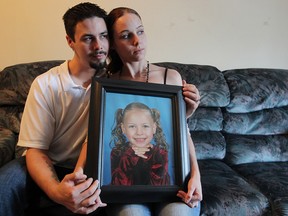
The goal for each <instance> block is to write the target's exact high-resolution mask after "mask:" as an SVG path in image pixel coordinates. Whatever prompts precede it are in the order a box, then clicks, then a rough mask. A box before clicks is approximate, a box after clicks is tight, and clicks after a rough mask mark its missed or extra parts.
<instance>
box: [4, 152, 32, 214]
mask: <svg viewBox="0 0 288 216" xmlns="http://www.w3.org/2000/svg"><path fill="white" fill-rule="evenodd" d="M0 182H1V183H0V194H1V196H0V215H7V216H10V215H11V216H12V215H13V216H14V215H19V216H21V215H24V211H25V209H27V207H28V203H29V200H30V199H31V198H30V197H29V196H28V195H29V192H28V191H29V188H31V189H32V187H35V184H33V181H32V179H31V178H30V176H29V175H27V168H26V161H25V158H24V157H21V158H19V159H15V160H13V161H10V162H9V163H8V164H6V165H4V166H3V167H1V168H0Z"/></svg>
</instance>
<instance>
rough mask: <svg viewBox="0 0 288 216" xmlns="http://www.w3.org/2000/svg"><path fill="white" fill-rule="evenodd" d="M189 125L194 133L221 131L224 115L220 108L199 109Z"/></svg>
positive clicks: (189, 120)
mask: <svg viewBox="0 0 288 216" xmlns="http://www.w3.org/2000/svg"><path fill="white" fill-rule="evenodd" d="M187 123H188V127H189V129H190V130H193V131H221V130H222V128H223V115H222V112H221V109H220V108H219V107H218V108H217V107H199V108H198V109H197V110H196V111H195V112H194V114H193V115H192V117H190V118H189V119H188V121H187Z"/></svg>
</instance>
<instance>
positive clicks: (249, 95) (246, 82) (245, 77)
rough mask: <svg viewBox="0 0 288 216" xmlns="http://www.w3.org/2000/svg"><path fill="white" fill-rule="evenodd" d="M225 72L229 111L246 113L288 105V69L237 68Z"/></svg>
mask: <svg viewBox="0 0 288 216" xmlns="http://www.w3.org/2000/svg"><path fill="white" fill-rule="evenodd" d="M223 74H224V76H225V78H226V81H227V83H228V86H229V89H230V94H231V103H230V104H229V105H228V106H227V107H226V109H227V110H228V111H229V112H235V113H244V112H252V111H257V110H262V109H268V108H274V107H281V106H287V105H288V70H280V69H236V70H226V71H223Z"/></svg>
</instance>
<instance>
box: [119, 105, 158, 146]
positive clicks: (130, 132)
mask: <svg viewBox="0 0 288 216" xmlns="http://www.w3.org/2000/svg"><path fill="white" fill-rule="evenodd" d="M121 128H122V132H123V133H124V134H125V135H126V137H127V138H128V140H129V142H130V145H132V146H137V147H145V146H147V145H149V144H150V142H151V140H152V139H153V135H154V133H155V132H156V124H155V122H154V121H153V119H152V116H151V113H150V112H149V111H148V110H143V109H138V108H135V109H132V110H129V111H127V112H126V113H125V116H124V119H123V123H122V125H121Z"/></svg>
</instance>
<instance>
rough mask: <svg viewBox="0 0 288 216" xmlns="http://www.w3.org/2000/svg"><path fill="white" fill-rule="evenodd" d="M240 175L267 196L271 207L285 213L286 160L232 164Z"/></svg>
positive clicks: (287, 177) (287, 168)
mask: <svg viewBox="0 0 288 216" xmlns="http://www.w3.org/2000/svg"><path fill="white" fill-rule="evenodd" d="M233 168H235V169H236V170H237V172H239V173H240V174H241V175H243V176H245V178H246V179H247V180H248V181H249V182H250V183H252V184H254V185H257V188H259V190H260V191H261V192H262V193H263V194H265V195H266V197H268V199H269V200H270V202H271V203H272V209H274V210H275V211H277V212H286V214H275V213H274V214H271V215H287V209H288V202H287V201H288V200H287V182H288V162H271V163H268V162H267V163H262V162H260V163H251V164H241V165H237V166H234V167H233Z"/></svg>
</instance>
